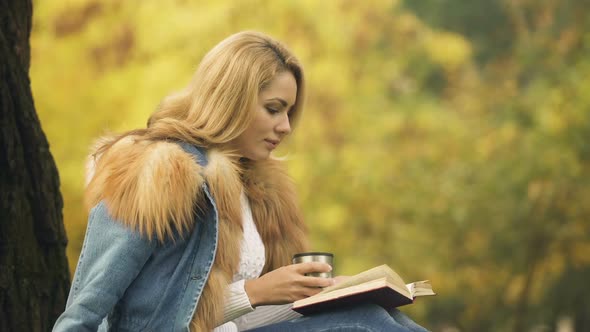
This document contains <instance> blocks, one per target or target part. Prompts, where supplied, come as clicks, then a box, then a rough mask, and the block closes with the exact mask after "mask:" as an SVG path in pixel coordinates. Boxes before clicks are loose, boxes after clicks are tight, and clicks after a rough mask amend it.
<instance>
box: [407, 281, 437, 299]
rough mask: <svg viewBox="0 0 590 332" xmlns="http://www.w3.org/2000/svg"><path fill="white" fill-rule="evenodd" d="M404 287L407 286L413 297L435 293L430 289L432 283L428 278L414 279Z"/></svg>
mask: <svg viewBox="0 0 590 332" xmlns="http://www.w3.org/2000/svg"><path fill="white" fill-rule="evenodd" d="M406 287H408V290H409V291H410V294H411V295H412V297H413V298H414V297H417V296H427V295H436V293H434V291H433V290H432V285H431V284H430V281H429V280H422V281H416V282H413V283H410V284H407V285H406Z"/></svg>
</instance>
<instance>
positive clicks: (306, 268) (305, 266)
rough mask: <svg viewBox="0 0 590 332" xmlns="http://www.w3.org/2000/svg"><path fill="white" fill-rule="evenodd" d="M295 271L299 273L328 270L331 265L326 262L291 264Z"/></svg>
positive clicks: (330, 269)
mask: <svg viewBox="0 0 590 332" xmlns="http://www.w3.org/2000/svg"><path fill="white" fill-rule="evenodd" d="M291 266H293V268H295V269H296V271H297V272H298V273H300V274H306V273H312V272H330V271H332V266H330V264H326V263H320V262H307V263H299V264H293V265H291Z"/></svg>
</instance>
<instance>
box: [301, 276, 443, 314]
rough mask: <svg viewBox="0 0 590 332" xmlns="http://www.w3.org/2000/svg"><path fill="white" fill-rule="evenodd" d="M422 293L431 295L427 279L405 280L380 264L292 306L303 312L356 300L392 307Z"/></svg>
mask: <svg viewBox="0 0 590 332" xmlns="http://www.w3.org/2000/svg"><path fill="white" fill-rule="evenodd" d="M426 295H435V293H434V292H433V291H432V286H431V285H430V282H429V281H428V280H424V281H416V282H413V283H411V284H406V283H405V282H404V281H403V280H402V278H401V277H400V276H399V275H398V274H397V273H395V271H393V270H392V269H391V268H390V267H389V266H387V265H380V266H377V267H374V268H372V269H370V270H367V271H364V272H361V273H359V274H357V275H354V276H352V277H350V278H348V279H347V280H345V281H343V282H341V283H339V284H337V285H334V286H330V287H326V288H324V289H323V290H322V291H321V292H320V293H318V294H316V295H314V296H310V297H308V298H305V299H301V300H298V301H295V302H294V303H293V310H295V311H297V312H299V313H300V314H304V315H306V314H311V313H315V312H320V311H324V310H328V309H332V308H337V307H341V306H346V305H353V304H357V303H375V304H378V305H380V306H382V307H384V308H394V307H399V306H402V305H406V304H410V303H412V302H413V301H414V298H416V297H418V296H426Z"/></svg>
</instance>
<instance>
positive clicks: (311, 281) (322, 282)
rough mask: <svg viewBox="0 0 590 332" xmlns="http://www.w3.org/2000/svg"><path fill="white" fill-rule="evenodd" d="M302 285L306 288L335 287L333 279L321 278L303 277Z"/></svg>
mask: <svg viewBox="0 0 590 332" xmlns="http://www.w3.org/2000/svg"><path fill="white" fill-rule="evenodd" d="M301 285H303V286H305V287H314V288H318V287H321V288H323V287H328V286H332V285H334V279H332V278H320V277H305V276H304V277H303V278H302V279H301Z"/></svg>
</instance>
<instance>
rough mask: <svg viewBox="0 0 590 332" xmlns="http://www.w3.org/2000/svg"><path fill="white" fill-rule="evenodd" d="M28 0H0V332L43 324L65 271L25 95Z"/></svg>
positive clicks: (56, 211) (48, 324) (61, 297)
mask: <svg viewBox="0 0 590 332" xmlns="http://www.w3.org/2000/svg"><path fill="white" fill-rule="evenodd" d="M31 22H32V2H31V0H12V1H10V0H0V128H1V133H2V134H1V138H0V186H1V187H0V331H50V330H51V328H52V326H53V323H54V322H55V320H56V319H57V316H58V315H59V314H60V313H61V312H62V311H63V309H64V306H65V300H66V296H67V293H68V291H69V283H70V276H69V270H68V264H67V258H66V255H65V247H66V244H67V239H66V235H65V230H64V225H63V216H62V208H63V201H62V197H61V194H60V192H59V177H58V173H57V168H56V166H55V162H54V160H53V157H52V156H51V153H50V152H49V144H48V143H47V139H46V138H45V134H44V133H43V131H42V130H41V125H40V123H39V119H38V118H37V114H36V113H35V106H34V104H33V97H32V94H31V87H30V80H29V61H30V47H29V35H30V32H31Z"/></svg>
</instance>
